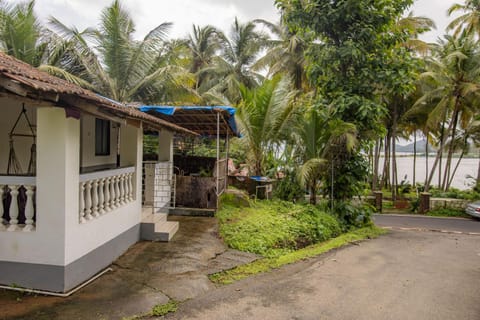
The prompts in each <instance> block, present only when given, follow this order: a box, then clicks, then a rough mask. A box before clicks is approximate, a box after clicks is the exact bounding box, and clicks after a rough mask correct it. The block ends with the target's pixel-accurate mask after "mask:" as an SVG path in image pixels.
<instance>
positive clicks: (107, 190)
mask: <svg viewBox="0 0 480 320" xmlns="http://www.w3.org/2000/svg"><path fill="white" fill-rule="evenodd" d="M110 184H111V180H110V177H107V178H105V211H106V212H108V211H111V210H112V207H111V206H110V204H111V202H110V199H111V198H110Z"/></svg>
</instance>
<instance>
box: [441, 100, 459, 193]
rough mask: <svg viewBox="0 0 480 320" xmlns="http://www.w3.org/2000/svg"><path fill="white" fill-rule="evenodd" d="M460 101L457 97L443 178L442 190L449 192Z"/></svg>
mask: <svg viewBox="0 0 480 320" xmlns="http://www.w3.org/2000/svg"><path fill="white" fill-rule="evenodd" d="M459 101H460V98H459V97H457V100H456V102H455V110H454V114H453V121H452V124H453V127H452V130H451V132H452V134H451V136H450V137H451V138H450V139H451V141H450V147H449V148H448V156H447V164H446V165H445V174H444V176H443V184H442V190H443V191H447V190H448V185H449V183H448V182H449V180H450V169H451V166H452V157H453V151H454V150H455V143H454V142H455V135H456V133H457V126H458V116H459V114H460V112H459Z"/></svg>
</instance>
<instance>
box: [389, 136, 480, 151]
mask: <svg viewBox="0 0 480 320" xmlns="http://www.w3.org/2000/svg"><path fill="white" fill-rule="evenodd" d="M413 145H414V143H413V142H412V143H409V144H407V145H404V146H402V145H399V144H397V145H396V146H395V148H396V151H397V152H405V153H413ZM426 146H427V143H426V141H425V140H418V141H417V154H421V153H425V148H426ZM428 151H429V152H430V153H433V152H437V149H436V148H433V147H432V146H430V145H429V146H428ZM478 151H479V150H478V148H475V147H474V146H473V145H471V146H470V152H469V154H470V155H478Z"/></svg>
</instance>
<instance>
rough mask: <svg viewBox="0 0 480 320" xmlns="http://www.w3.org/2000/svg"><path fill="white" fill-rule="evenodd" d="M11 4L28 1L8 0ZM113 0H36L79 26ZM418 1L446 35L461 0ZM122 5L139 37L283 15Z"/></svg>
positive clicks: (181, 1) (234, 3)
mask: <svg viewBox="0 0 480 320" xmlns="http://www.w3.org/2000/svg"><path fill="white" fill-rule="evenodd" d="M7 1H8V2H10V3H16V2H23V1H24V0H7ZM112 2H113V0H36V12H37V13H38V14H39V16H40V17H41V18H42V19H43V20H44V22H46V20H47V18H48V17H49V16H54V17H56V18H58V19H59V20H60V21H62V22H63V23H64V24H66V25H67V26H76V27H77V28H78V29H80V30H81V29H84V28H86V27H96V26H97V25H98V22H99V19H100V14H101V11H102V9H103V8H105V7H107V6H109V5H110V4H111V3H112ZM432 2H433V0H417V1H415V4H414V5H413V7H412V10H413V11H414V13H415V14H416V15H421V16H427V17H430V18H432V19H434V20H435V22H436V24H437V31H433V32H430V33H428V34H426V35H424V36H423V39H425V40H427V41H435V40H436V38H437V37H439V36H441V35H443V33H444V30H445V27H446V25H447V24H448V21H450V20H451V19H449V18H448V17H447V16H446V11H447V9H448V8H449V7H450V6H451V5H452V4H453V3H455V2H461V0H458V1H456V0H435V1H434V3H432ZM121 3H122V5H123V6H124V7H125V8H126V9H127V10H128V12H129V13H130V14H131V16H132V18H133V20H134V22H135V24H136V29H137V33H136V36H137V37H138V38H143V36H145V34H147V33H148V31H150V30H151V29H153V28H154V27H156V26H157V25H159V24H161V23H163V22H173V23H174V26H173V28H172V30H171V33H170V36H171V37H184V36H186V35H187V34H189V33H190V32H191V29H192V24H196V25H200V26H204V25H207V24H210V25H213V26H216V27H218V28H220V29H221V30H223V31H225V32H228V31H229V29H230V26H231V24H232V23H233V20H234V18H235V17H238V18H239V20H240V21H241V22H246V21H250V20H253V19H257V18H262V19H265V20H268V21H272V22H277V21H278V20H279V14H278V11H277V9H276V8H275V6H274V0H122V1H121Z"/></svg>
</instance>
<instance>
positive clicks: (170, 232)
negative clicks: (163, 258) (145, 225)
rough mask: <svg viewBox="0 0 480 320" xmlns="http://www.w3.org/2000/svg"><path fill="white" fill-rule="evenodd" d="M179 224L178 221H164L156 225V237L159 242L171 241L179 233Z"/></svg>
mask: <svg viewBox="0 0 480 320" xmlns="http://www.w3.org/2000/svg"><path fill="white" fill-rule="evenodd" d="M178 227H179V223H178V222H177V221H164V222H161V223H156V224H155V235H156V236H157V237H158V238H159V240H158V241H170V240H172V238H173V236H174V235H175V233H177V231H178Z"/></svg>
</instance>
